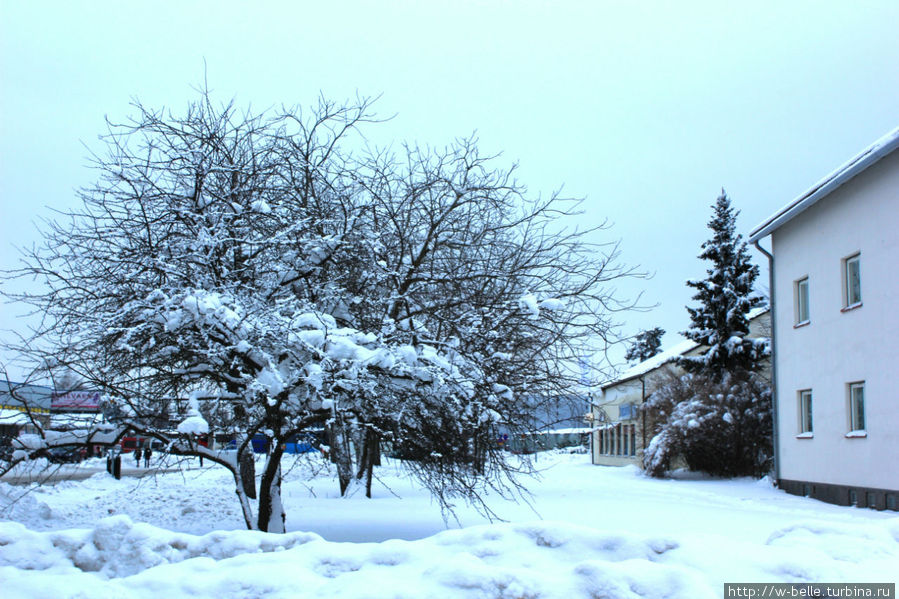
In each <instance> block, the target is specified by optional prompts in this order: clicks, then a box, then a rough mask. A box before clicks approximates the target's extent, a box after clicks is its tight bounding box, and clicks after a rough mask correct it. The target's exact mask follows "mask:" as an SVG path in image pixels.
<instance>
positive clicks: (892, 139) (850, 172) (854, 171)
mask: <svg viewBox="0 0 899 599" xmlns="http://www.w3.org/2000/svg"><path fill="white" fill-rule="evenodd" d="M896 149H899V127H897V128H895V129H893V130H892V131H890V132H889V133H887V134H886V135H884V136H883V137H881V138H880V139H878V140H877V141H875V142H874V143H873V144H871V145H870V146H868V147H867V148H865V149H864V150H862V151H861V152H860V153H858V154H856V155H855V156H853V157H852V158H851V159H850V160H849V161H847V162H846V163H845V164H843V165H841V166H840V167H839V168H837V169H836V170H835V171H833V172H832V173H830V174H829V175H827V176H826V177H824V178H823V179H821V180H820V181H818V182H817V183H815V184H814V185H813V186H812V187H811V188H809V189H808V190H807V191H806V192H805V193H803V194H802V195H800V196H799V197H798V198H796V199H795V200H793V201H792V202H790V203H789V204H787V205H786V206H785V207H784V208H781V209H780V210H778V211H777V212H776V213H774V214H773V215H772V216H770V217H769V218H768V219H766V220H765V221H764V222H763V223H762V224H760V225H759V226H757V227H756V228H755V229H753V230H752V232H751V233H750V234H749V242H750V243H755V242H756V241H758V240H759V239H761V238H763V237H766V236H767V235H770V234H771V233H773V232H774V231H775V230H777V229H779V228H780V227H781V226H783V225H784V224H786V223H788V222H790V221H791V220H792V219H793V218H795V217H796V216H797V215H799V214H801V213H802V212H804V211H805V210H807V209H808V208H809V207H811V206H813V205H814V204H815V203H816V202H818V201H819V200H821V199H824V198H826V197H827V196H829V195H830V194H831V193H833V192H834V191H836V190H837V188H839V187H840V186H841V185H843V184H845V183H847V182H849V181H850V180H851V179H852V178H853V177H855V176H856V175H858V174H860V173H862V172H863V171H865V170H866V169H867V168H868V167H870V166H871V165H873V164H875V163H876V162H878V161H879V160H881V159H882V158H884V157H886V156H888V155H890V154H892V153H893V152H894V151H895V150H896Z"/></svg>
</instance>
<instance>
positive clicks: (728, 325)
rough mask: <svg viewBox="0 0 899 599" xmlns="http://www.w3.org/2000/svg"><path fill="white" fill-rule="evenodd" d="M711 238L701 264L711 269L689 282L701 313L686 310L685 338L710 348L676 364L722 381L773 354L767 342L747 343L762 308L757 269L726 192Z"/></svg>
mask: <svg viewBox="0 0 899 599" xmlns="http://www.w3.org/2000/svg"><path fill="white" fill-rule="evenodd" d="M712 210H713V216H712V219H711V220H710V221H709V223H708V225H709V229H711V231H712V238H711V239H709V240H707V241H705V242H704V243H703V244H702V250H703V251H702V253H701V254H699V258H700V259H702V260H707V261H709V262H710V263H711V264H710V265H709V268H708V269H707V270H706V273H707V275H708V276H707V277H706V278H705V279H701V280H692V281H687V285H688V286H690V287H692V288H694V289H696V294H695V295H694V296H693V300H694V301H696V302H698V303H699V305H698V306H697V307H689V306H688V307H687V312H688V313H689V314H690V328H689V329H688V330H686V331H684V333H683V334H684V336H685V337H687V338H688V339H690V340H692V341H695V342H696V343H698V344H699V345H703V346H706V347H708V350H707V351H706V352H705V353H704V354H702V355H700V356H684V357H681V358H680V359H679V360H678V364H679V365H680V366H682V367H683V368H684V369H686V370H687V371H689V372H702V373H704V374H705V375H706V376H710V377H712V378H713V379H714V380H716V381H719V380H721V378H722V377H723V376H724V375H725V373H728V372H730V373H734V372H736V371H738V370H745V371H747V372H757V371H758V370H759V369H760V368H761V365H762V363H763V361H764V360H765V359H766V358H767V356H768V355H769V353H770V350H769V343H768V339H764V338H763V339H749V338H747V335H749V320H748V314H749V311H750V310H751V309H752V308H754V307H756V306H759V305H761V304H762V303H763V301H764V300H763V298H762V297H760V296H759V295H757V294H756V293H755V291H754V289H753V286H754V284H755V280H756V279H757V278H758V275H759V268H758V266H756V265H755V264H753V263H752V262H751V261H750V258H749V252H748V250H747V249H746V243H745V242H744V241H742V236H741V235H739V234H737V232H736V220H737V214H738V212H736V211H735V210H734V209H733V208H732V207H731V204H730V199H729V198H728V197H727V194H726V193H725V192H724V190H722V191H721V195H720V196H718V199H717V200H716V201H715V204H714V205H713V206H712Z"/></svg>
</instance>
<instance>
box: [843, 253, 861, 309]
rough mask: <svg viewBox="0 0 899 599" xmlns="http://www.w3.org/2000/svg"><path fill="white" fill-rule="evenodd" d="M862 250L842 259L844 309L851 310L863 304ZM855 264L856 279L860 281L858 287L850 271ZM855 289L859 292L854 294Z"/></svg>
mask: <svg viewBox="0 0 899 599" xmlns="http://www.w3.org/2000/svg"><path fill="white" fill-rule="evenodd" d="M861 256H862V254H861V252H855V253H854V254H850V255H848V256H846V257H845V258H843V260H842V264H841V266H842V268H841V270H842V279H843V310H851V309H853V308H857V307H859V306H861V305H862V263H861ZM853 265H855V269H854V270H855V279H856V280H857V281H858V285H857V289H854V287H855V286H853V284H852V283H853V276H852V274H851V272H850V269H851V268H852V266H853ZM853 291H855V292H856V293H857V295H855V296H854V294H853Z"/></svg>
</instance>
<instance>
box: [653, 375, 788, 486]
mask: <svg viewBox="0 0 899 599" xmlns="http://www.w3.org/2000/svg"><path fill="white" fill-rule="evenodd" d="M643 409H644V410H646V411H647V412H648V413H649V415H651V418H652V420H653V422H654V425H655V435H654V436H653V438H652V440H651V441H650V443H649V446H648V447H647V448H646V450H645V451H644V453H643V465H644V468H645V469H646V472H647V473H649V474H650V475H652V476H662V475H663V474H664V473H665V472H667V471H668V470H669V469H670V468H672V467H674V466H676V465H677V464H678V462H679V461H680V460H682V461H683V464H684V465H686V466H687V467H688V468H689V469H690V470H695V471H699V472H706V473H708V474H712V475H715V476H747V475H750V476H760V475H763V474H765V473H767V472H768V471H769V470H770V468H771V465H772V464H771V460H772V445H771V444H772V420H771V418H772V414H771V387H770V385H768V383H767V381H765V380H764V379H762V378H761V377H759V376H758V375H751V374H748V373H740V374H737V375H731V374H725V375H724V377H723V378H722V380H720V381H715V380H713V379H711V378H709V377H705V376H702V375H699V374H686V375H682V376H678V375H676V374H674V373H668V375H667V376H666V378H665V379H664V381H663V382H662V384H661V385H660V386H659V387H658V389H657V390H656V391H655V392H654V393H652V395H650V397H649V398H648V400H647V402H646V404H645V405H644V408H643Z"/></svg>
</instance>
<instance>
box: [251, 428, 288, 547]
mask: <svg viewBox="0 0 899 599" xmlns="http://www.w3.org/2000/svg"><path fill="white" fill-rule="evenodd" d="M283 453H284V449H283V448H282V443H281V440H280V439H278V438H274V439H272V447H271V452H270V453H269V456H268V459H266V461H265V470H264V471H263V472H262V480H261V481H260V482H259V516H258V518H257V523H258V527H259V530H262V531H265V532H279V533H283V532H285V528H284V518H285V517H284V505H283V504H282V502H281V455H282V454H283Z"/></svg>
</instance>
